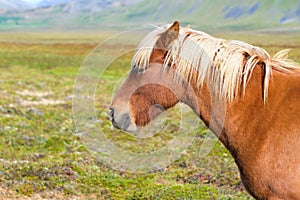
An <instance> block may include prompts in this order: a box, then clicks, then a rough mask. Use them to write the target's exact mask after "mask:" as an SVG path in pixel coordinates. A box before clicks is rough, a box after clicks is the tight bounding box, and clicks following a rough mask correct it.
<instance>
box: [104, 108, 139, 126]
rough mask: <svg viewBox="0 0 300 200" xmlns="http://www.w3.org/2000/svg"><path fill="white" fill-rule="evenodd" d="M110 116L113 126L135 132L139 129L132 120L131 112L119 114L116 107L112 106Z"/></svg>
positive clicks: (109, 111)
mask: <svg viewBox="0 0 300 200" xmlns="http://www.w3.org/2000/svg"><path fill="white" fill-rule="evenodd" d="M108 118H109V120H110V121H111V123H112V125H113V127H115V128H117V129H120V130H123V131H128V132H135V131H136V130H137V127H136V125H135V124H134V123H133V122H132V120H131V118H130V115H129V113H124V114H118V113H117V112H116V110H115V109H114V108H112V107H110V108H109V110H108Z"/></svg>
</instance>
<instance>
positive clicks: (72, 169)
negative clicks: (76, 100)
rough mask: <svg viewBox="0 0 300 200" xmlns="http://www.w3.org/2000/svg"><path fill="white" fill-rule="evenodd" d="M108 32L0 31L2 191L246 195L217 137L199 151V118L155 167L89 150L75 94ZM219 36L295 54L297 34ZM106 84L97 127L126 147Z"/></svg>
mask: <svg viewBox="0 0 300 200" xmlns="http://www.w3.org/2000/svg"><path fill="white" fill-rule="evenodd" d="M108 36H109V34H108V33H94V32H86V33H48V34H47V35H45V33H21V32H19V33H9V32H6V33H5V32H4V33H0V82H1V84H0V199H16V198H19V199H26V198H27V199H30V198H34V199H43V198H45V199H251V197H250V196H249V195H248V194H247V193H246V192H245V190H244V189H243V186H242V184H241V182H240V179H239V174H238V170H237V167H236V165H235V163H234V161H233V159H232V158H231V156H230V154H229V152H228V151H227V150H226V149H225V148H224V147H223V146H222V145H221V144H220V143H217V144H216V145H215V147H214V149H213V151H212V152H211V153H210V154H209V155H207V156H206V157H204V158H198V157H197V152H198V151H197V150H198V148H199V146H200V145H201V143H202V142H203V137H204V136H205V135H206V134H208V131H207V129H206V128H205V127H204V126H200V127H199V129H198V131H197V135H196V138H195V140H194V142H193V144H192V145H191V146H190V148H189V149H188V150H187V151H186V152H185V153H184V155H182V156H181V157H180V158H179V159H178V160H176V161H175V162H173V163H172V164H171V165H169V166H167V167H166V168H164V169H162V170H158V171H156V172H152V173H147V174H132V173H127V172H119V171H117V170H113V169H112V168H110V167H109V166H106V165H105V164H104V163H102V162H100V161H99V160H97V159H95V158H94V157H93V156H92V155H91V153H90V152H89V151H88V150H87V148H86V147H85V145H84V144H83V143H82V141H81V139H80V138H79V136H77V135H76V134H74V133H76V132H77V131H76V127H75V125H74V122H73V113H72V94H73V87H74V81H75V78H76V75H77V72H78V70H79V67H80V66H81V64H82V63H83V61H84V59H85V57H86V56H87V55H88V54H89V53H90V52H91V51H92V50H93V49H94V48H95V47H96V46H97V45H98V44H99V42H100V41H102V40H103V39H105V38H106V37H108ZM219 36H221V37H223V38H227V39H240V40H244V41H247V42H250V43H252V44H255V45H258V46H262V47H264V48H265V49H267V50H268V51H269V52H270V53H271V54H274V53H275V52H276V51H278V50H280V49H285V48H291V49H292V50H293V51H292V52H291V54H290V55H291V58H292V59H294V60H296V61H297V62H300V37H299V34H287V35H283V34H272V35H267V34H262V33H261V34H247V33H243V34H231V35H221V34H220V35H219ZM124 45H125V46H126V45H129V46H130V44H128V41H127V40H126V41H120V43H116V44H115V45H112V46H109V47H107V55H106V56H110V55H113V52H114V50H115V49H117V48H120V46H122V47H124ZM131 48H134V46H132V47H131ZM105 49H106V48H105ZM102 55H103V54H102ZM106 58H107V57H103V59H106ZM130 59H131V58H130V55H125V56H123V57H121V58H120V59H118V60H116V61H115V62H113V63H112V65H113V66H112V67H114V65H115V69H116V71H115V72H114V73H111V74H109V73H108V74H107V76H106V77H105V78H106V80H110V81H112V82H114V81H116V80H117V79H118V78H119V77H120V76H121V75H122V74H124V73H125V72H126V71H127V70H128V69H129V66H130ZM103 84H105V82H104V83H103ZM110 90H111V88H107V90H101V91H97V92H96V96H95V97H96V102H97V104H96V109H97V110H98V118H99V119H100V121H101V126H102V127H101V128H103V130H105V131H107V133H108V137H110V139H111V140H112V141H115V142H116V143H117V144H118V145H120V146H121V147H123V146H124V148H128V149H131V148H132V146H130V145H134V144H135V143H134V141H133V140H132V138H131V137H130V136H128V135H126V134H125V135H121V133H120V132H116V131H114V130H111V129H110V128H109V127H110V124H109V122H108V120H107V117H106V115H105V112H106V107H107V105H108V103H109V102H110V100H111V99H109V98H107V97H108V96H109V95H111V93H110ZM163 134H164V133H162V135H161V136H158V137H156V138H159V140H158V139H157V140H155V141H152V140H150V141H149V144H150V145H149V144H147V143H146V145H148V146H151V145H159V143H160V142H163V141H164V138H166V137H167V136H166V137H164V135H163ZM143 145H145V143H143ZM135 148H137V147H134V148H133V149H134V150H136V149H135Z"/></svg>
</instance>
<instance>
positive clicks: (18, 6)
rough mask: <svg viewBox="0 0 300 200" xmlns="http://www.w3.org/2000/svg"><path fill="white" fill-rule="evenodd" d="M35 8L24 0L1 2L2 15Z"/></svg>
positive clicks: (5, 0) (1, 0) (0, 11)
mask: <svg viewBox="0 0 300 200" xmlns="http://www.w3.org/2000/svg"><path fill="white" fill-rule="evenodd" d="M33 7H34V5H33V4H30V3H27V2H25V1H22V0H0V14H1V13H5V12H8V11H16V10H18V11H20V10H27V9H31V8H33Z"/></svg>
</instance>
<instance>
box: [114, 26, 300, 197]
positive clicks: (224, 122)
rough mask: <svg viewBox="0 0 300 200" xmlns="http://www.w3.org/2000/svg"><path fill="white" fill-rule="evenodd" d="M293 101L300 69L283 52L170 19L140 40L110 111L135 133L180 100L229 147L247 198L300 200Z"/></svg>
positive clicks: (299, 123)
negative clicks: (129, 70)
mask: <svg viewBox="0 0 300 200" xmlns="http://www.w3.org/2000/svg"><path fill="white" fill-rule="evenodd" d="M299 100H300V69H299V68H298V67H297V66H296V64H295V63H294V62H292V61H291V60H289V59H287V50H283V51H281V52H279V53H277V54H276V55H275V56H273V57H271V56H270V55H269V54H268V53H267V52H266V51H264V50H263V49H261V48H259V47H255V46H252V45H250V44H247V43H244V42H240V41H227V40H223V39H219V38H214V37H212V36H210V35H208V34H206V33H203V32H199V31H195V30H192V29H190V28H184V27H180V26H179V23H178V22H174V23H173V24H172V25H166V26H164V27H159V28H156V29H155V30H153V31H152V32H150V33H149V34H148V36H146V37H145V38H144V39H143V40H142V41H141V43H140V45H139V47H138V50H137V52H136V54H135V56H134V58H133V62H132V68H131V72H130V74H129V76H128V77H127V79H126V81H125V82H124V83H123V85H122V86H121V88H120V90H119V91H118V93H117V94H116V95H115V97H114V99H113V101H112V104H111V107H110V110H109V115H110V119H111V121H112V124H113V125H114V126H115V127H116V128H120V129H123V130H125V131H136V130H137V129H139V127H142V126H145V125H147V124H148V123H149V122H150V121H151V119H152V118H153V116H157V115H158V114H159V113H161V112H162V111H163V110H165V109H168V108H171V107H173V106H174V105H175V104H177V103H178V102H183V103H185V104H187V105H188V106H190V107H191V108H192V109H193V110H194V112H195V113H196V114H197V115H198V116H199V117H200V118H201V119H202V120H203V121H204V122H205V124H206V125H207V126H208V127H209V128H210V129H211V130H212V131H213V132H214V133H215V134H216V136H217V137H218V138H219V140H220V141H221V142H222V143H223V144H224V146H225V147H226V148H227V149H228V150H229V151H230V152H231V154H232V156H233V157H234V159H235V162H236V164H237V166H238V168H239V171H240V175H241V179H242V181H243V183H244V185H245V187H246V189H247V191H248V192H249V193H250V194H251V195H252V196H253V197H255V198H256V199H300V103H299V102H300V101H299ZM214 102H217V103H214ZM216 107H219V108H220V109H219V108H218V109H216ZM222 108H225V109H222Z"/></svg>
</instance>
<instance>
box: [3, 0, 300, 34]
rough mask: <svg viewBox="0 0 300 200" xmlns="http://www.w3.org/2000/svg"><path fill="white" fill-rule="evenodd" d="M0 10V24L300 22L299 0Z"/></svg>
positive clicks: (140, 0)
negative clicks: (177, 21) (176, 21)
mask: <svg viewBox="0 0 300 200" xmlns="http://www.w3.org/2000/svg"><path fill="white" fill-rule="evenodd" d="M8 2H9V3H8ZM21 4H23V5H21ZM0 10H3V11H2V12H1V13H0V29H8V28H42V29H48V28H57V29H124V28H132V27H140V26H144V25H150V24H155V25H159V24H165V23H171V22H172V21H174V20H179V21H180V22H181V23H183V24H191V25H192V26H193V27H200V26H201V27H207V28H214V29H223V28H225V29H231V30H235V29H243V30H253V29H254V30H257V29H262V28H264V29H267V28H268V29H282V28H284V29H286V30H289V29H291V30H292V29H293V28H295V27H296V28H298V27H299V26H300V0H288V1H283V0H244V1H240V0H227V1H224V0H178V1H173V0H164V1H162V0H151V1H149V0H43V1H41V2H40V3H38V4H37V5H35V6H34V7H33V6H32V5H30V4H26V5H25V4H24V2H22V1H17V0H13V1H12V0H0Z"/></svg>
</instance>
